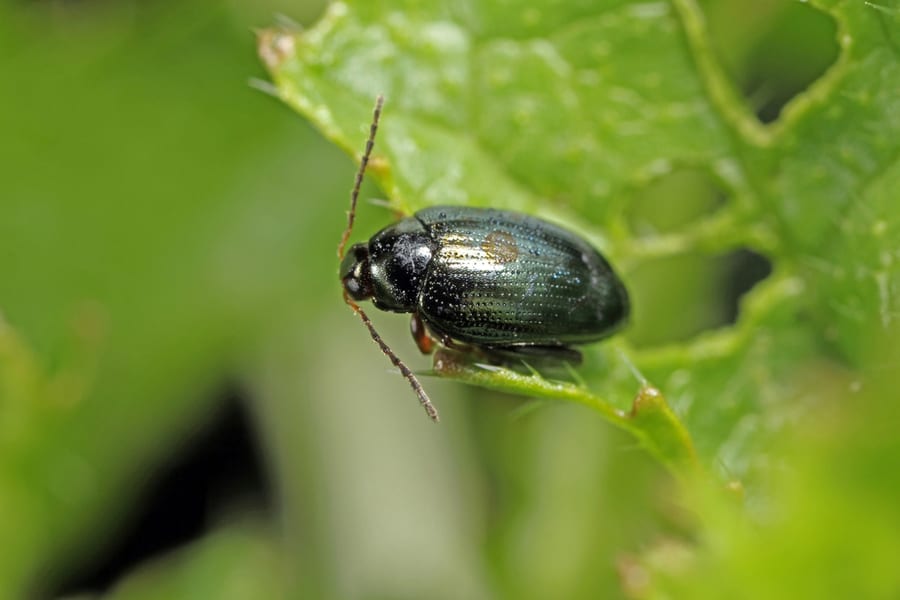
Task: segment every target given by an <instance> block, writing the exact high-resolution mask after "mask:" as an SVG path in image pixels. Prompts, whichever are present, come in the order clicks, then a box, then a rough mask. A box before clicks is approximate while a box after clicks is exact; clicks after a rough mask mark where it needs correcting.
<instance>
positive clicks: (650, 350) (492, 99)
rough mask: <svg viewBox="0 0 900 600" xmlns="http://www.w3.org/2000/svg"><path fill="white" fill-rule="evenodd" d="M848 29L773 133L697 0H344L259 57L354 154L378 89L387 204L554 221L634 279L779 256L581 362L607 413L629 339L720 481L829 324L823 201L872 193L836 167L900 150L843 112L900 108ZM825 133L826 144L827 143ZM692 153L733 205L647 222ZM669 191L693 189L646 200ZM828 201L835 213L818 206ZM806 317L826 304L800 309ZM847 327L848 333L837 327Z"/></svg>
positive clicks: (289, 97)
mask: <svg viewBox="0 0 900 600" xmlns="http://www.w3.org/2000/svg"><path fill="white" fill-rule="evenodd" d="M825 8H828V6H825ZM840 12H841V16H842V17H843V18H845V19H846V20H847V21H850V20H851V18H850V17H851V16H852V17H853V19H857V20H859V21H860V24H859V25H857V24H856V23H855V21H854V24H853V25H847V27H857V26H859V27H862V26H863V25H864V24H865V23H867V22H869V21H871V22H872V23H876V22H877V21H878V19H879V18H883V15H881V16H879V15H878V14H876V13H875V12H874V11H871V10H869V9H867V8H865V7H864V6H861V7H857V8H850V7H849V6H843V5H842V8H841V9H840ZM841 35H842V40H843V42H842V43H843V45H844V47H845V52H844V54H843V55H842V57H841V60H840V61H839V64H838V65H836V66H835V67H834V68H832V69H831V71H830V72H829V73H828V74H827V76H826V77H825V78H823V80H822V81H820V82H817V83H816V84H815V85H814V86H813V87H812V89H811V90H810V91H809V92H808V93H807V94H806V95H804V96H801V97H799V98H798V99H797V100H796V101H795V102H794V103H793V104H792V105H791V106H789V107H788V109H787V110H786V111H785V115H784V118H783V119H782V120H781V121H780V122H778V123H776V124H775V125H773V126H769V127H765V126H763V125H761V124H760V123H759V122H758V121H756V119H755V117H754V116H753V115H752V114H750V113H749V111H748V110H747V109H746V108H745V107H744V105H743V104H742V102H741V101H740V99H739V97H738V94H737V93H736V92H735V91H734V90H733V88H732V87H731V84H730V82H729V81H728V80H727V79H726V78H725V76H724V74H723V72H722V69H721V68H720V67H719V66H718V64H717V62H716V57H715V56H713V55H712V51H711V44H710V41H709V36H708V32H707V31H706V29H705V23H704V19H703V16H702V14H701V13H700V12H699V10H698V8H697V7H696V5H694V4H693V3H692V2H690V1H687V0H685V1H680V2H673V3H672V4H667V3H629V2H609V3H604V4H599V5H598V4H583V5H582V4H579V3H562V2H560V3H552V4H550V3H548V4H545V5H540V6H534V5H533V4H532V3H521V4H512V5H510V4H507V5H504V6H503V7H500V6H495V5H491V4H484V3H478V4H475V3H473V4H463V5H460V4H457V3H446V4H443V3H432V4H428V5H426V6H421V5H418V4H415V3H410V4H409V5H406V4H403V3H375V4H372V3H363V2H348V3H343V2H336V3H332V4H331V5H330V8H329V10H328V12H327V14H326V15H325V17H324V18H323V19H322V20H321V21H320V22H319V23H318V24H317V25H316V26H315V27H314V28H313V29H311V30H309V31H305V32H292V31H287V30H278V29H272V30H268V31H265V32H263V33H262V35H261V36H260V55H261V57H262V59H263V61H264V62H265V64H266V65H267V67H268V68H269V70H270V73H271V75H272V78H273V81H274V83H275V85H276V89H277V94H278V95H279V96H280V97H281V98H282V99H283V100H284V101H285V102H287V103H288V104H290V105H291V106H293V107H294V108H295V109H297V110H298V111H300V112H301V113H303V114H305V115H306V116H308V117H309V118H310V119H311V120H312V121H313V123H315V124H316V125H317V126H318V127H319V128H320V129H321V130H322V132H323V133H324V134H325V135H326V136H328V137H329V138H330V139H332V140H334V141H335V142H336V143H337V144H338V145H340V146H341V147H343V148H345V149H346V150H348V151H350V152H352V153H354V154H356V153H357V152H358V151H359V150H360V149H361V147H362V140H363V139H364V137H365V128H366V125H365V124H366V122H367V119H368V114H369V110H370V106H371V104H372V101H373V98H374V97H375V96H376V95H377V94H384V95H385V96H386V97H387V105H386V108H385V113H384V117H383V121H382V125H381V129H380V131H379V138H378V140H377V142H376V151H375V157H376V158H375V161H374V168H372V169H371V174H372V175H373V176H374V177H375V178H376V179H377V180H378V181H379V182H380V183H381V185H382V186H383V188H384V189H385V191H386V192H387V193H388V195H389V197H390V198H391V200H392V201H393V202H394V203H395V206H397V207H399V208H402V209H405V210H416V209H419V208H421V207H423V206H426V205H431V204H436V203H451V204H452V203H457V204H471V205H491V206H499V207H506V208H513V209H519V210H527V211H531V212H535V213H537V214H542V215H545V216H548V218H551V219H555V220H558V221H564V222H567V223H569V224H570V225H572V226H574V227H575V228H577V229H579V230H581V231H583V232H585V233H586V235H588V236H589V237H591V238H592V239H593V240H594V241H595V242H596V243H597V245H598V246H599V247H601V248H602V249H603V250H605V251H606V252H607V253H608V254H609V255H610V256H611V257H612V258H613V260H614V262H616V263H617V264H620V265H624V269H625V278H626V281H628V279H629V274H631V273H634V272H635V271H639V270H640V269H642V268H643V267H644V266H645V265H649V264H653V263H654V261H660V260H662V259H666V258H668V257H675V256H679V255H682V254H685V253H694V254H695V255H697V256H700V257H712V256H716V255H719V254H722V253H725V252H728V251H731V250H734V249H738V248H751V249H754V250H756V251H758V252H761V253H764V254H765V255H767V256H768V257H769V258H770V259H771V260H772V261H773V263H774V264H775V272H774V274H773V275H772V276H771V277H770V278H769V279H768V280H767V281H765V282H763V283H762V284H760V285H759V286H757V288H756V289H754V290H753V291H752V292H751V293H750V294H749V295H748V296H747V297H746V298H745V300H744V302H743V304H742V312H741V315H740V317H739V320H738V323H737V324H735V325H734V326H733V327H730V328H724V329H719V330H716V331H711V332H708V333H705V334H702V335H700V336H698V337H695V338H694V339H692V340H689V341H687V342H685V343H674V344H668V345H662V346H659V345H657V346H655V347H653V346H652V347H640V348H635V347H632V346H630V345H629V344H627V342H625V343H623V342H621V341H619V342H613V343H611V344H607V345H606V346H605V347H601V348H598V349H595V350H594V351H592V358H593V360H592V362H590V364H588V365H587V366H586V367H585V370H584V371H585V373H586V377H587V379H588V383H589V387H591V388H597V389H598V390H601V391H602V392H601V393H602V394H603V396H604V397H605V398H608V400H607V401H604V402H603V403H602V408H601V410H600V412H601V413H602V414H605V415H606V416H607V418H610V415H613V414H616V411H621V410H624V409H626V408H627V405H628V401H629V399H630V398H631V397H632V396H633V395H634V392H635V389H636V385H635V380H634V379H633V378H632V376H631V375H630V373H629V371H628V369H627V368H623V367H622V365H621V360H620V359H619V358H618V356H617V355H616V354H615V353H614V352H613V351H612V350H613V347H618V348H620V349H622V350H624V351H625V352H626V354H627V355H628V356H630V357H631V360H632V361H633V362H634V363H635V364H636V365H637V367H638V368H639V369H640V370H642V371H643V372H644V374H645V375H646V376H647V377H648V378H649V380H650V381H651V382H652V383H653V384H654V385H655V386H657V387H659V388H660V389H661V390H662V392H663V394H664V396H665V397H666V398H668V399H669V402H670V403H671V406H672V408H673V409H674V411H675V413H676V414H678V415H679V416H680V417H681V419H683V420H684V422H685V424H686V426H687V429H688V430H689V431H690V433H691V435H692V437H693V439H694V442H695V444H696V447H697V450H698V451H699V453H700V456H701V457H702V458H703V461H704V462H705V463H706V464H707V465H716V466H717V467H718V468H721V469H723V475H724V476H726V477H735V476H737V477H743V476H746V475H747V474H748V473H749V472H750V471H751V470H752V465H753V464H754V461H756V462H757V463H758V462H760V459H761V457H762V455H763V453H764V450H763V449H764V447H765V442H764V439H765V436H766V435H768V434H770V433H772V431H773V429H775V428H777V427H776V426H775V425H774V424H775V423H783V422H784V419H786V418H788V416H789V415H791V414H794V413H795V412H796V408H794V407H792V406H791V400H792V398H794V397H795V396H796V393H797V392H796V390H794V389H793V388H792V384H791V373H792V372H794V371H795V370H796V369H797V368H798V366H799V365H802V364H804V363H806V362H808V361H810V360H813V358H814V357H815V356H816V355H817V354H819V353H821V352H822V349H823V347H824V346H825V345H827V344H828V343H829V338H828V337H827V336H823V335H822V333H823V330H824V329H825V328H824V327H823V323H825V322H827V324H828V325H829V326H832V324H833V323H834V316H833V315H831V314H829V312H830V310H831V309H830V308H829V307H828V305H827V303H820V302H816V301H815V300H814V298H813V297H812V296H811V295H810V294H809V293H808V291H809V290H810V289H813V288H816V287H818V286H821V285H826V283H825V282H823V281H821V279H820V278H819V277H818V276H817V275H816V273H814V272H812V271H811V270H810V269H809V267H808V266H807V265H808V264H810V263H811V261H813V260H814V258H815V252H819V251H820V250H819V248H820V245H817V244H815V243H814V241H815V240H820V241H821V240H822V239H823V236H825V235H828V234H829V232H828V231H827V228H826V225H828V224H831V225H832V226H835V225H836V223H835V222H834V215H833V210H832V208H833V206H836V205H837V204H839V203H843V204H847V202H848V201H849V200H848V199H849V198H850V197H851V195H850V194H848V193H847V192H848V191H849V190H848V185H850V186H851V187H852V188H853V190H854V193H855V194H862V193H864V190H863V189H862V188H861V187H860V186H858V185H857V186H853V184H854V182H857V181H859V182H861V181H863V180H864V177H859V178H856V179H853V178H850V179H848V177H849V176H848V175H847V171H854V170H860V168H861V167H865V169H864V170H866V172H868V173H870V174H877V173H879V172H881V171H882V170H883V168H884V161H885V160H889V159H890V151H891V148H893V149H894V150H895V149H896V142H895V141H894V139H896V136H885V135H882V134H880V135H879V140H880V141H876V142H875V143H873V144H871V146H872V147H871V148H869V147H868V145H867V141H866V140H867V138H866V136H867V135H868V134H871V133H873V132H872V131H871V128H868V129H867V128H864V129H862V130H860V129H859V128H856V127H855V126H854V125H855V124H858V123H859V119H863V122H870V121H871V122H872V123H873V124H874V123H875V122H876V121H877V122H878V123H880V126H881V127H886V128H888V129H891V128H893V127H895V124H894V122H893V121H891V119H892V118H894V119H895V118H896V114H897V111H896V110H893V112H891V109H892V107H894V105H895V100H894V97H892V96H891V95H890V94H887V93H885V92H886V90H887V88H888V85H887V84H886V82H888V81H890V77H889V76H887V75H885V74H882V75H881V76H879V77H874V76H873V75H874V73H875V72H877V71H878V70H879V67H877V66H876V65H877V62H874V61H870V62H873V64H868V65H865V66H863V65H862V64H861V63H865V60H863V59H864V58H866V57H867V56H868V54H865V56H864V55H863V54H864V53H863V47H864V46H867V44H865V43H862V42H853V41H850V40H851V38H852V35H851V34H850V33H848V32H846V31H842V33H841ZM879 35H880V34H879ZM651 39H652V40H653V43H647V40H651ZM868 46H871V47H876V48H878V49H877V52H878V53H882V54H884V53H888V54H889V53H890V50H886V49H884V48H882V47H880V46H877V45H876V46H872V45H871V44H868ZM870 70H871V71H872V72H871V73H870V72H868V71H870ZM870 78H871V81H870ZM861 88H862V89H861ZM849 90H853V91H856V92H859V93H861V94H862V96H863V97H864V98H866V102H867V104H866V106H865V107H864V108H865V111H864V112H862V113H861V114H860V112H859V111H857V110H855V109H854V107H853V106H847V107H841V106H840V103H838V104H833V103H829V102H825V101H824V99H827V98H830V96H831V95H842V96H852V94H850V92H849ZM832 111H837V112H836V113H835V112H832ZM888 113H890V114H892V115H894V116H893V117H891V118H887V115H888ZM832 121H833V122H835V123H837V124H838V125H839V127H836V126H832V125H830V123H831V122H832ZM822 122H828V123H829V126H828V127H822V126H821V123H822ZM850 130H853V131H852V136H851V137H850V138H848V137H847V136H846V135H845V134H846V133H848V132H850ZM867 132H868V133H867ZM823 136H824V137H826V138H827V139H829V140H833V141H832V143H831V144H830V145H826V146H824V147H823V146H822V145H821V143H820V142H821V139H820V138H822V137H823ZM854 139H856V140H859V141H858V142H854V141H853V140H854ZM854 143H856V144H858V145H861V146H865V150H866V152H860V153H858V154H857V155H858V156H866V157H868V158H867V159H866V161H865V164H863V165H855V166H848V167H847V168H843V169H840V170H837V169H835V170H830V169H828V168H827V167H826V166H823V165H827V164H828V161H829V160H835V161H840V160H841V158H840V157H841V152H851V153H852V152H853V149H852V146H853V144H854ZM847 144H849V146H848V145H847ZM813 147H815V148H816V151H813V150H812V148H813ZM823 149H824V150H826V151H828V150H831V151H832V153H833V158H832V159H829V157H828V156H824V157H823V156H822V151H823ZM879 157H880V158H879ZM684 168H699V169H702V171H703V172H705V173H707V174H708V176H709V177H711V178H712V179H713V180H714V181H715V182H716V185H718V186H720V187H721V188H722V189H723V190H725V191H726V193H727V194H728V198H727V202H726V204H725V205H724V206H723V207H721V208H719V209H718V211H717V212H716V213H715V214H713V215H710V216H708V217H706V218H701V219H698V220H695V221H694V222H693V223H690V224H688V225H687V226H686V227H684V228H682V229H681V230H679V231H676V232H672V233H669V234H660V235H655V236H650V237H649V238H647V237H637V236H636V235H635V234H634V233H633V232H632V231H630V230H629V223H628V221H627V219H626V218H625V215H624V209H625V207H626V206H627V204H628V200H629V198H630V197H631V196H632V190H635V189H639V188H641V187H643V186H646V184H647V183H648V182H651V181H655V180H658V179H659V178H661V177H663V176H664V175H666V174H668V173H672V172H676V171H678V170H680V169H684ZM861 175H862V174H861ZM816 177H818V178H820V181H818V183H816V185H812V180H813V179H815V178H816ZM835 180H842V181H843V180H847V182H846V184H845V185H842V186H835V185H834V182H835ZM825 187H827V188H828V190H827V191H828V193H827V194H825V195H824V196H820V192H821V191H822V190H823V189H824V188H825ZM829 198H831V200H829ZM667 201H673V202H674V201H684V200H683V199H678V198H673V199H669V198H666V197H664V196H661V197H658V198H656V202H658V203H664V202H667ZM820 203H823V204H824V205H825V206H826V209H825V210H819V209H816V208H815V206H819V205H820ZM807 213H809V214H810V218H809V219H805V218H804V217H802V215H804V214H807ZM868 214H869V211H868V210H867V211H866V215H868ZM872 225H874V223H873V224H872ZM601 232H602V233H601ZM881 247H882V246H881V245H878V248H881ZM812 248H815V249H816V250H815V252H813V251H812V250H811V249H812ZM848 254H849V253H848ZM882 258H884V257H883V256H882ZM885 277H886V278H887V282H886V283H885V280H884V278H882V279H878V277H874V276H873V277H871V278H870V280H869V283H870V287H872V285H871V284H874V285H875V286H878V285H881V287H880V288H878V289H879V290H880V291H881V292H883V291H884V289H885V287H884V286H885V285H887V286H888V288H887V289H889V290H892V289H893V288H892V287H891V286H892V285H894V284H893V281H894V279H893V276H892V275H890V274H885ZM633 291H634V292H635V293H634V295H635V298H636V299H635V304H636V316H635V318H636V319H638V318H640V317H641V316H642V315H641V304H642V301H646V300H645V299H646V298H647V297H649V295H650V294H659V293H663V294H665V293H666V292H665V290H651V289H636V290H633ZM869 296H870V297H869V302H870V303H871V300H872V298H873V297H874V296H872V294H869ZM892 298H893V295H892V294H889V298H888V302H892V301H893V299H892ZM860 302H863V300H862V299H860ZM881 308H882V309H883V311H882V312H883V313H885V314H891V313H892V311H893V310H894V309H893V305H888V306H882V307H881ZM868 309H869V306H868V305H867V306H865V307H862V308H861V309H860V310H861V311H866V310H868ZM808 312H814V313H816V315H817V319H816V320H809V319H807V320H805V321H804V320H801V319H800V318H799V316H800V315H801V314H805V313H808ZM644 317H645V318H646V316H644ZM854 332H858V328H855V327H848V331H847V332H846V334H847V335H851V336H852V335H854ZM826 333H827V332H826ZM504 378H506V379H504ZM512 378H513V376H512V375H511V374H506V373H496V374H494V375H487V374H484V373H481V374H479V377H477V378H474V380H477V381H481V382H483V383H484V384H487V385H490V386H491V387H496V388H499V389H505V390H508V391H515V390H516V389H517V388H516V386H515V385H512V384H511V381H512ZM469 380H470V381H472V380H473V378H472V377H469ZM488 381H490V383H488ZM529 393H530V394H534V395H538V396H549V395H552V394H549V393H548V392H546V391H544V392H541V391H540V390H538V389H529ZM596 406H601V405H596ZM778 415H780V416H778ZM611 420H613V421H614V422H615V419H611ZM644 434H646V435H649V436H651V437H652V436H653V435H655V434H653V433H651V432H648V431H645V432H644ZM676 437H677V436H676ZM657 441H658V442H659V443H658V444H657V445H658V446H659V447H662V446H665V445H666V444H663V443H662V441H661V440H657ZM762 462H764V460H762Z"/></svg>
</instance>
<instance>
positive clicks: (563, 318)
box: [338, 97, 629, 420]
mask: <svg viewBox="0 0 900 600" xmlns="http://www.w3.org/2000/svg"><path fill="white" fill-rule="evenodd" d="M382 102H383V100H382V98H381V97H379V98H378V101H377V103H376V107H375V114H374V118H373V121H372V126H371V133H370V136H369V140H368V141H367V143H366V151H365V152H364V154H363V159H362V161H361V163H360V169H359V172H358V173H357V176H356V184H355V185H354V188H353V192H352V193H351V208H350V213H349V215H348V225H347V230H346V231H345V232H344V236H343V238H342V239H341V244H340V246H339V248H338V254H339V255H340V256H341V257H342V259H343V260H342V262H341V267H340V277H341V283H342V285H343V288H344V298H345V300H346V301H347V303H348V304H349V305H350V306H351V308H353V310H354V311H355V312H357V313H358V314H359V315H360V317H361V318H362V319H363V322H364V323H365V324H366V326H367V327H368V329H369V332H370V333H371V335H372V337H373V339H374V340H375V342H376V343H378V345H379V346H380V347H381V349H382V351H383V352H384V353H385V354H386V355H387V356H388V357H389V358H390V359H391V362H393V363H394V365H396V366H397V367H398V368H399V369H400V371H401V373H402V374H403V375H404V376H405V377H406V378H407V380H409V382H410V384H411V385H412V387H413V389H414V390H415V391H416V393H417V395H418V396H419V400H420V401H421V402H422V404H423V406H424V407H425V409H426V410H427V411H428V414H429V415H430V416H431V417H432V418H433V419H434V420H437V412H436V410H435V409H434V407H433V406H432V404H431V402H430V400H429V399H428V396H427V395H426V394H425V392H424V390H423V389H422V386H421V384H419V382H418V380H417V379H416V378H415V376H414V375H413V374H412V372H411V371H410V370H409V369H408V368H407V367H406V366H405V365H404V364H403V363H402V361H400V359H399V358H398V357H397V356H396V355H395V354H394V353H393V352H392V351H391V350H390V348H389V347H388V346H387V345H386V344H385V343H384V341H383V340H382V339H381V337H380V336H379V335H378V334H377V332H376V331H375V329H374V327H373V326H372V324H371V321H369V319H368V317H367V316H366V315H365V313H364V312H363V311H362V310H361V309H360V308H359V306H358V305H357V304H356V303H357V302H359V301H362V300H369V299H371V300H372V302H373V304H374V305H375V307H376V308H379V309H381V310H386V311H391V312H402V313H412V332H413V337H414V338H415V340H416V343H417V344H418V346H419V348H420V350H422V352H425V353H428V352H430V351H431V350H432V349H433V340H434V339H436V340H438V341H439V342H440V343H442V344H444V345H445V346H450V347H464V348H470V349H474V350H477V351H479V352H482V353H484V354H487V355H490V356H494V357H503V358H515V357H549V358H556V359H560V360H568V361H572V362H578V361H579V360H580V358H581V355H580V353H579V352H578V351H577V350H575V349H573V348H572V345H576V344H584V343H588V342H594V341H597V340H600V339H603V338H605V337H607V336H609V335H611V334H612V333H614V332H615V331H616V330H618V329H619V328H620V327H621V326H622V325H623V324H624V323H625V322H626V320H627V318H628V313H629V300H628V293H627V291H626V290H625V286H624V285H623V284H622V281H621V280H620V279H619V277H618V276H617V275H616V274H615V272H614V271H613V269H612V267H611V266H610V264H609V262H607V260H606V259H605V258H604V257H603V255H601V254H600V253H599V252H598V251H597V250H595V249H594V248H593V247H592V246H591V245H590V244H589V243H588V242H586V241H585V240H584V239H582V238H581V237H579V236H577V235H575V234H574V233H572V232H570V231H568V230H566V229H563V228H562V227H559V226H557V225H554V224H552V223H549V222H547V221H543V220H541V219H537V218H535V217H531V216H528V215H524V214H521V213H517V212H511V211H504V210H494V209H485V208H471V207H454V206H435V207H431V208H426V209H424V210H420V211H419V212H417V213H415V214H414V215H412V216H411V217H407V218H404V219H401V220H400V221H398V222H396V223H394V224H393V225H390V226H388V227H386V228H384V229H382V230H381V231H379V232H378V233H376V234H375V235H374V236H372V238H371V239H370V240H369V241H368V242H367V243H362V244H355V245H353V246H352V247H351V249H350V252H349V253H348V254H347V255H346V256H344V252H343V250H344V246H345V244H346V241H347V238H348V237H349V235H350V231H351V229H352V226H353V219H354V216H355V208H356V202H357V198H358V195H359V185H360V183H361V181H362V177H363V174H364V171H365V166H366V164H367V163H368V160H369V155H370V153H371V150H372V147H373V145H374V138H375V132H376V131H377V127H378V119H379V116H380V113H381V106H382Z"/></svg>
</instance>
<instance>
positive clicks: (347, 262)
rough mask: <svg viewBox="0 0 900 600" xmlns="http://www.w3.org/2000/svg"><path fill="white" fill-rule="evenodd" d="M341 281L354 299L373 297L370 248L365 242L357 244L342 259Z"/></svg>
mask: <svg viewBox="0 0 900 600" xmlns="http://www.w3.org/2000/svg"><path fill="white" fill-rule="evenodd" d="M340 274H341V283H342V284H343V286H344V289H345V290H346V291H347V294H348V295H349V296H350V297H351V298H353V299H354V300H357V301H359V300H366V299H368V298H371V297H372V294H373V291H372V282H371V279H370V278H369V249H368V248H367V247H366V245H365V244H355V245H354V246H353V247H352V248H350V252H348V253H347V256H345V257H344V260H343V261H341V273H340Z"/></svg>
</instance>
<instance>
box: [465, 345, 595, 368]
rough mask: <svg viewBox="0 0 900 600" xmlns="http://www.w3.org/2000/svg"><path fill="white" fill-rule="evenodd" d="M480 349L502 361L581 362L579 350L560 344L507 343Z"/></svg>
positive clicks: (545, 363)
mask: <svg viewBox="0 0 900 600" xmlns="http://www.w3.org/2000/svg"><path fill="white" fill-rule="evenodd" d="M482 351H483V352H484V353H485V354H486V355H487V356H488V357H489V358H495V359H497V360H499V361H500V362H503V363H511V362H517V361H524V362H526V363H529V364H537V365H540V366H560V365H562V364H564V363H569V364H570V365H580V364H581V360H582V357H581V352H579V351H578V350H575V349H574V348H572V347H570V346H563V345H562V344H547V345H535V344H509V345H506V346H486V347H482Z"/></svg>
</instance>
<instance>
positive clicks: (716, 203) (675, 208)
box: [626, 168, 726, 237]
mask: <svg viewBox="0 0 900 600" xmlns="http://www.w3.org/2000/svg"><path fill="white" fill-rule="evenodd" d="M725 201H726V193H725V191H724V190H723V189H722V188H721V187H720V186H719V185H718V183H717V182H716V180H715V179H713V177H712V176H710V175H709V173H708V172H706V171H704V170H702V169H692V168H684V169H677V170H675V171H672V172H671V173H668V174H666V175H663V176H662V177H659V178H658V179H655V180H653V181H652V182H650V183H649V184H647V185H646V186H644V187H642V188H640V189H639V190H636V191H635V192H634V194H633V195H632V196H631V198H629V199H628V203H627V208H626V218H627V219H628V222H629V226H630V229H631V231H632V233H633V234H634V235H636V236H638V237H649V236H653V235H658V234H661V233H668V232H673V231H678V230H680V229H682V228H683V227H685V226H687V225H690V224H691V223H695V222H697V220H699V219H702V218H703V217H706V216H709V215H711V214H712V213H714V212H716V211H717V210H718V209H720V208H721V207H722V206H723V205H724V204H725Z"/></svg>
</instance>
